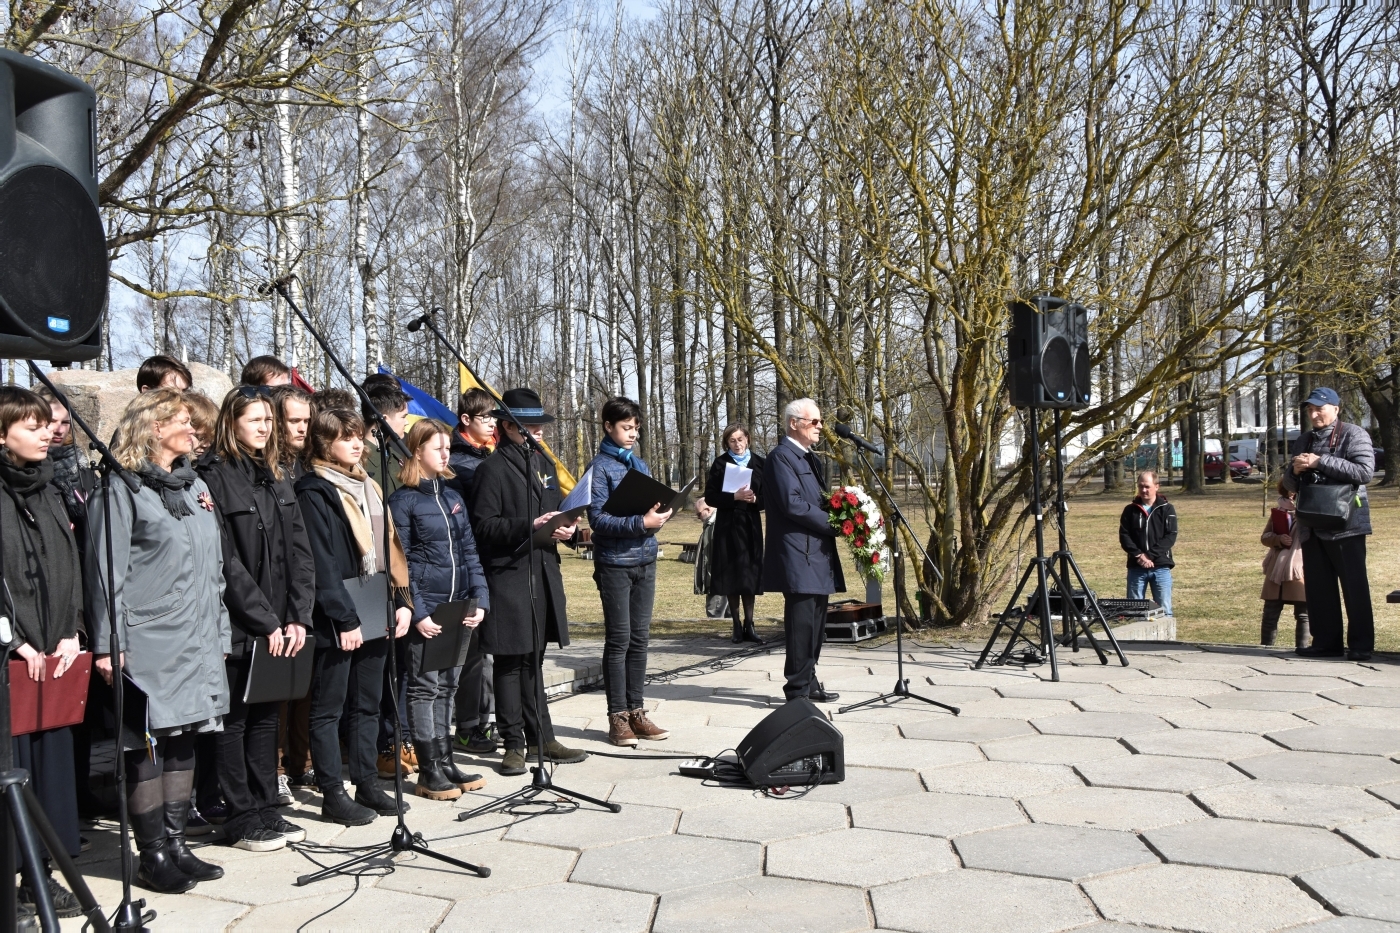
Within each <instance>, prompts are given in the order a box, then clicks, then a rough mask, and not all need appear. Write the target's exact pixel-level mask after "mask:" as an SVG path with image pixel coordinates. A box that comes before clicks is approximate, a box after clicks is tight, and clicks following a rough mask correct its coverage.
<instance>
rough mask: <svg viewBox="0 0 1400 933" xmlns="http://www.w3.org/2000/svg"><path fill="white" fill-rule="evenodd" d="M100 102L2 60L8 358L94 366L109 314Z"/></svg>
mask: <svg viewBox="0 0 1400 933" xmlns="http://www.w3.org/2000/svg"><path fill="white" fill-rule="evenodd" d="M96 114H97V95H96V94H94V93H93V90H92V88H90V87H88V86H87V85H86V84H84V83H83V82H82V81H81V80H79V79H78V78H75V77H73V76H72V75H70V74H67V73H65V72H63V71H59V70H58V69H57V68H54V67H53V66H52V65H46V64H44V63H43V62H39V61H36V60H34V59H32V58H28V57H26V56H24V55H19V54H17V53H15V52H7V51H0V357H9V358H15V359H47V360H53V361H55V362H68V363H72V362H78V361H80V360H90V359H93V358H94V357H96V356H97V354H98V352H99V351H100V349H101V347H100V342H101V332H102V327H101V325H102V316H103V314H104V312H105V311H106V310H107V235H106V232H105V230H104V229H103V226H102V216H101V215H100V214H99V213H98V210H97V197H98V195H97V129H96V127H97V123H96Z"/></svg>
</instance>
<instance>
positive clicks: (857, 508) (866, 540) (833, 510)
mask: <svg viewBox="0 0 1400 933" xmlns="http://www.w3.org/2000/svg"><path fill="white" fill-rule="evenodd" d="M827 505H828V506H830V509H829V511H828V515H827V521H829V522H830V523H831V526H832V527H833V528H835V529H836V530H837V531H838V532H840V536H841V537H842V538H843V539H844V540H845V542H846V545H847V546H848V547H849V548H850V549H851V557H852V558H853V559H854V560H855V563H856V570H857V571H858V572H859V573H860V575H861V576H862V577H864V578H865V579H867V580H876V581H881V582H883V581H884V579H885V565H886V563H887V558H888V554H887V553H886V546H885V545H886V541H885V520H884V518H882V517H881V516H880V507H879V506H877V505H876V504H875V500H874V499H871V498H870V497H869V496H868V495H866V493H865V490H864V489H862V488H861V487H859V486H842V487H840V488H839V489H836V490H835V491H834V492H832V494H831V499H830V500H829V501H828V502H827Z"/></svg>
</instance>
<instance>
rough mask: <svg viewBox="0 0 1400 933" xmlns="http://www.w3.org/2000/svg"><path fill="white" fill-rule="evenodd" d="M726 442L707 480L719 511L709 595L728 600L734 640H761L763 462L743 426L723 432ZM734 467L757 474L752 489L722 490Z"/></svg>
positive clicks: (712, 504)
mask: <svg viewBox="0 0 1400 933" xmlns="http://www.w3.org/2000/svg"><path fill="white" fill-rule="evenodd" d="M723 441H724V453H722V454H720V455H719V456H718V457H716V458H715V462H714V463H712V464H710V473H709V476H708V477H706V480H705V502H706V503H707V504H708V505H709V506H710V507H711V508H713V509H715V510H716V511H717V512H719V517H718V518H717V519H716V520H715V536H714V544H713V547H714V550H713V552H712V554H711V557H710V592H711V593H719V594H723V595H725V596H727V597H729V617H730V618H731V619H732V620H733V621H734V638H733V639H732V640H733V642H734V643H735V644H738V643H739V642H741V641H751V642H760V641H762V640H763V639H761V638H759V637H758V634H757V633H756V632H754V630H753V604H754V597H755V596H757V595H758V594H759V593H762V592H763V586H762V584H761V582H760V579H759V578H760V577H761V576H762V574H763V517H762V512H763V458H762V457H760V456H759V455H758V454H756V453H754V452H753V451H751V450H749V430H748V428H746V427H744V426H743V425H742V424H731V425H730V426H729V427H727V428H725V429H724V437H723ZM730 464H734V465H735V466H739V467H745V468H747V469H750V470H752V471H753V477H752V478H751V479H750V480H749V485H748V486H747V487H745V488H743V489H740V490H738V491H737V492H723V491H722V490H723V489H724V472H725V469H726V468H727V467H728V466H729V465H730ZM741 602H742V603H743V609H744V618H743V621H742V623H741V622H740V619H739V605H740V603H741Z"/></svg>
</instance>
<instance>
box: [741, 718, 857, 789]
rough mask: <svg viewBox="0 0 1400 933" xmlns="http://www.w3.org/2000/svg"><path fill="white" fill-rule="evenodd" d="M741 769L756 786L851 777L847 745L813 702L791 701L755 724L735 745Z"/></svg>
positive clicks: (827, 782) (826, 781)
mask: <svg viewBox="0 0 1400 933" xmlns="http://www.w3.org/2000/svg"><path fill="white" fill-rule="evenodd" d="M735 751H737V752H738V754H739V767H740V768H742V769H743V772H744V776H745V777H747V778H748V779H749V781H750V783H752V784H753V785H754V786H755V787H782V786H784V785H798V784H809V783H811V782H812V772H813V771H817V772H819V773H820V779H819V780H818V781H817V783H820V784H839V783H840V782H841V781H844V780H845V779H846V744H845V741H844V740H843V739H842V738H841V733H840V732H838V731H837V730H836V727H835V726H833V725H832V724H831V723H830V722H829V721H828V720H827V718H826V717H825V716H823V715H822V711H821V710H819V709H817V707H816V706H815V705H813V703H812V701H811V700H808V699H807V698H805V697H798V698H797V699H795V700H788V701H787V703H785V704H783V706H782V707H781V708H779V709H778V710H776V711H775V712H773V713H770V714H769V715H768V717H767V718H765V719H764V720H763V721H762V722H761V723H759V724H758V725H756V726H754V727H753V730H752V731H751V732H749V734H748V735H746V736H744V740H743V741H742V742H740V743H739V747H738V748H737V749H735Z"/></svg>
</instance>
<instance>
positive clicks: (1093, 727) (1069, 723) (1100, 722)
mask: <svg viewBox="0 0 1400 933" xmlns="http://www.w3.org/2000/svg"><path fill="white" fill-rule="evenodd" d="M1031 725H1033V726H1035V727H1036V728H1037V729H1039V730H1040V731H1041V732H1043V733H1045V734H1046V735H1096V736H1101V737H1103V738H1107V739H1116V738H1119V737H1121V736H1127V735H1137V734H1139V733H1143V732H1160V731H1163V730H1166V729H1170V728H1171V726H1169V725H1167V724H1166V722H1164V721H1163V720H1162V719H1161V718H1160V717H1158V716H1153V715H1152V714H1151V713H1092V712H1085V713H1073V714H1071V715H1068V716H1048V717H1046V718H1045V719H1036V720H1033V721H1032V722H1031Z"/></svg>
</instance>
